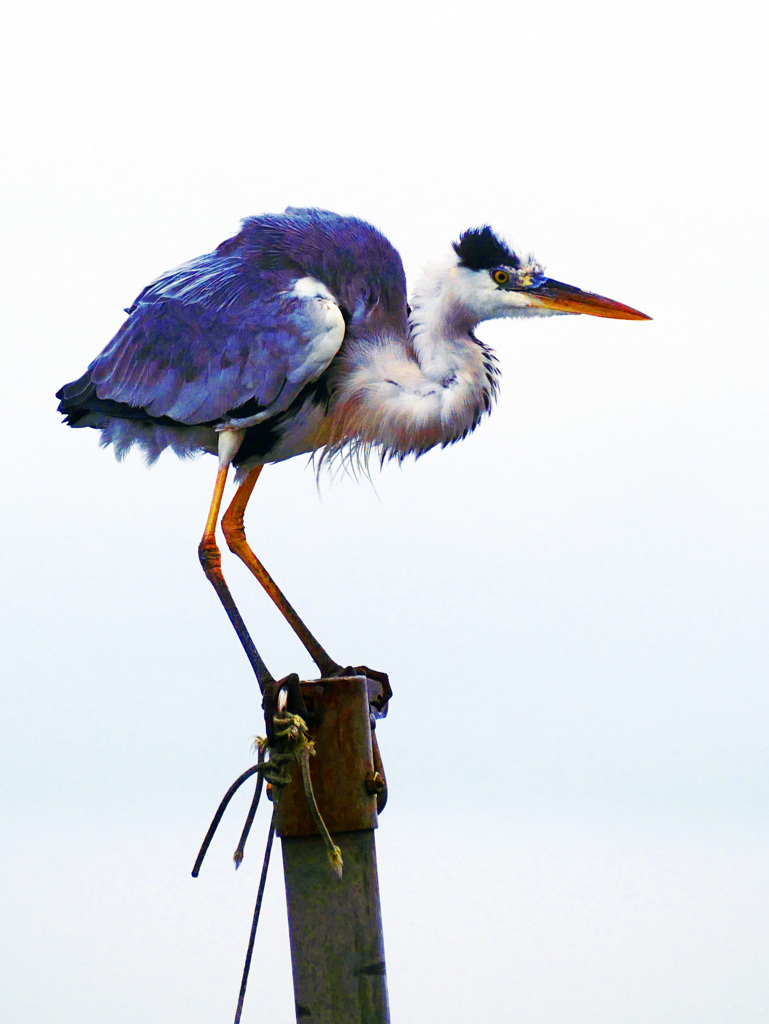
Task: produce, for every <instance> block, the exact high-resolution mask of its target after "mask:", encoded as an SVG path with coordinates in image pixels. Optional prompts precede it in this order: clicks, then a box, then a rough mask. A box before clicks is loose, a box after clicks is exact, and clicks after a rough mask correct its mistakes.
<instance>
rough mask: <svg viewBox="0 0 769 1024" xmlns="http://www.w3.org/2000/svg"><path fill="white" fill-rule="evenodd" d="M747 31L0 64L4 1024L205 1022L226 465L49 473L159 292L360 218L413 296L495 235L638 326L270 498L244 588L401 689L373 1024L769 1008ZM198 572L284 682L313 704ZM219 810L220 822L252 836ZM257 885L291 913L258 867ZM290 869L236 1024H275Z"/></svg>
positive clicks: (434, 33) (231, 982)
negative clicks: (220, 490) (111, 353)
mask: <svg viewBox="0 0 769 1024" xmlns="http://www.w3.org/2000/svg"><path fill="white" fill-rule="evenodd" d="M759 10H760V8H759V5H757V4H752V3H742V2H736V3H732V4H729V5H728V6H724V5H722V4H713V3H704V4H699V5H697V6H695V5H693V4H689V3H678V4H669V3H666V4H663V3H659V2H654V0H652V2H649V3H644V4H640V3H639V4H635V5H628V4H617V3H609V2H590V0H588V2H586V3H582V4H579V5H577V4H566V3H563V2H555V3H540V4H525V5H524V4H490V3H486V4H474V5H470V4H468V3H464V4H461V5H460V4H456V3H445V4H438V3H435V2H425V3H421V4H420V3H413V4H405V3H401V2H390V3H389V4H387V5H379V6H376V7H374V6H371V5H364V4H354V5H353V4H349V5H347V4H343V3H339V2H331V3H328V4H308V3H293V4H291V5H290V6H289V5H285V6H284V7H280V8H279V7H278V5H277V4H269V5H267V4H249V5H246V4H243V5H240V4H234V3H226V2H225V3H221V4H219V5H216V6H213V7H212V6H211V5H209V4H205V5H203V4H197V5H196V4H194V3H186V4H181V3H165V2H163V0H160V2H156V3H153V4H149V3H146V2H139V3H135V4H133V5H131V7H130V8H116V7H108V6H105V5H103V4H100V5H96V4H88V3H82V2H78V0H75V2H74V3H71V4H67V5H56V6H53V5H50V4H49V5H38V6H29V7H27V8H26V9H25V10H24V11H22V10H21V9H19V8H17V9H16V10H15V11H14V13H13V14H12V15H10V16H8V19H7V20H6V21H5V23H4V26H5V27H4V40H3V43H2V44H1V45H2V47H3V50H4V51H5V52H4V54H3V56H2V61H0V65H1V66H2V68H3V71H2V73H3V75H4V76H5V77H6V79H7V80H6V82H5V83H4V86H3V95H4V99H5V100H6V104H7V110H6V115H5V117H6V121H5V125H4V127H3V134H2V138H3V140H4V142H5V143H6V146H7V148H8V153H9V155H10V157H11V159H10V161H9V162H8V163H7V164H6V168H5V170H4V171H3V174H4V176H5V189H4V195H5V198H6V204H5V212H4V222H5V223H4V227H3V238H4V241H5V243H6V244H5V246H4V253H3V266H2V274H1V275H0V279H1V280H2V282H3V286H4V287H3V292H4V312H3V332H2V334H3V341H2V344H3V349H4V353H3V360H4V364H3V365H4V374H3V382H2V386H3V391H4V397H3V402H4V411H5V424H6V441H5V444H4V446H3V451H2V458H3V463H4V469H3V480H4V481H5V487H6V492H5V493H6V495H7V496H6V499H5V501H4V510H5V516H4V521H5V531H4V543H3V544H2V546H0V559H1V560H2V566H3V577H2V578H3V579H4V580H5V587H4V595H5V608H4V611H3V615H2V623H3V627H4V628H3V632H4V633H5V637H4V639H3V644H2V646H3V651H4V655H5V657H4V658H3V661H4V668H3V679H4V682H5V683H7V685H6V686H4V688H3V700H4V705H5V710H4V712H3V724H4V726H5V727H6V728H4V730H3V735H2V737H1V738H0V757H1V758H2V769H1V772H0V777H1V778H2V784H3V789H4V795H5V811H4V820H5V823H6V828H5V833H6V834H5V837H4V839H3V843H2V845H1V846H0V850H1V852H0V858H2V862H3V863H2V876H3V879H4V885H3V888H4V890H5V892H4V896H3V900H4V901H5V902H6V903H7V906H5V907H4V908H2V910H1V911H0V913H1V914H2V920H3V922H4V924H3V928H2V929H1V930H0V963H2V964H3V969H2V972H0V973H2V974H4V975H5V976H6V977H5V979H4V982H3V993H2V995H0V1001H1V1002H0V1005H2V1006H4V1007H5V1009H4V1013H3V1019H4V1020H8V1021H9V1022H11V1021H12V1022H13V1024H32V1022H34V1024H39V1022H40V1021H41V1020H51V1021H55V1022H56V1024H92V1022H93V1024H96V1022H98V1024H105V1022H108V1024H129V1022H131V1024H133V1022H135V1021H137V1020H142V1021H145V1022H147V1024H156V1022H157V1024H159V1022H161V1021H166V1020H169V1019H173V1020H184V1021H185V1022H186V1024H210V1022H212V1021H227V1020H228V1019H231V1016H232V1013H233V1012H234V1004H235V998H236V995H237V987H238V982H239V977H240V970H241V963H242V957H243V953H244V950H245V943H246V939H247V932H248V925H249V920H250V914H251V909H252V905H253V898H254V894H255V890H256V874H257V872H258V867H259V863H258V862H259V859H260V854H259V851H258V847H259V846H260V844H261V836H262V834H263V828H264V823H262V828H261V829H260V830H259V831H258V837H257V834H255V836H254V839H253V840H252V843H253V847H252V849H251V851H250V855H249V856H247V859H246V863H245V864H244V867H243V869H242V870H241V871H240V872H239V873H238V875H237V876H236V875H234V873H233V872H232V869H231V865H230V855H231V850H232V847H233V846H234V843H235V841H236V836H237V833H238V832H239V829H240V825H241V814H242V813H245V809H244V807H243V808H242V810H239V809H238V808H236V809H235V810H234V811H233V812H232V816H231V817H230V818H229V819H228V821H227V827H226V828H225V833H226V835H225V837H223V838H221V839H219V840H218V841H217V843H216V844H215V846H214V848H213V850H212V851H211V854H210V855H209V861H208V862H207V864H206V866H205V868H204V871H203V873H202V874H201V877H200V879H199V880H198V881H196V882H193V881H192V880H191V879H190V878H189V869H190V867H191V864H192V861H193V859H194V855H195V852H196V850H197V845H198V843H199V841H200V839H201V837H202V835H203V833H204V831H205V828H206V826H207V824H208V820H209V817H210V814H211V813H212V812H213V809H214V808H215V806H216V803H217V801H218V799H219V796H220V795H221V793H222V792H223V791H224V789H225V788H226V787H227V785H229V783H230V782H231V780H232V779H233V778H234V777H235V776H236V775H237V774H238V773H239V772H240V771H241V770H243V768H245V767H246V766H247V765H248V764H249V763H250V753H249V743H250V738H251V737H252V736H253V734H254V733H256V732H259V731H261V728H262V727H261V726H260V719H261V716H260V711H259V707H258V700H257V695H256V688H255V685H254V682H253V679H252V678H251V677H250V672H249V669H248V665H247V663H246V661H245V659H244V658H243V655H242V653H241V651H240V649H239V647H238V645H237V642H236V641H235V639H234V636H233V635H231V633H230V627H229V624H228V623H227V621H226V619H225V617H224V614H223V612H222V611H221V610H220V608H219V607H218V604H217V602H216V598H215V596H214V593H213V591H212V590H211V588H210V587H209V586H208V584H207V583H206V581H205V579H204V578H203V576H202V573H201V572H200V569H199V566H198V564H197V557H196V550H195V549H196V545H197V542H198V540H199V537H200V534H201V532H202V527H203V521H204V518H205V512H206V508H207V503H208V498H209V493H210V489H211V485H212V482H213V476H214V470H215V464H214V462H213V460H211V459H201V460H199V461H197V462H196V463H191V464H184V465H183V464H180V463H178V462H177V461H176V460H175V459H174V458H173V457H172V456H164V457H163V459H161V462H160V464H159V465H158V466H157V467H156V468H155V469H154V470H153V471H152V472H147V471H146V470H145V468H144V467H143V465H142V464H141V460H140V459H139V458H138V457H131V458H129V460H128V461H127V462H126V463H124V464H123V465H117V464H116V463H115V462H114V460H113V459H112V457H111V455H109V454H108V453H104V452H101V451H99V449H98V443H97V437H96V436H95V434H94V432H86V431H80V432H77V433H76V432H73V431H68V430H64V429H62V428H61V427H60V426H59V422H58V420H59V418H58V416H57V415H56V413H55V400H54V398H53V393H54V392H55V391H56V389H57V388H58V387H59V386H60V385H61V384H63V383H64V382H65V381H69V380H72V379H74V378H75V377H76V376H78V375H79V374H80V373H82V372H83V370H84V369H85V367H86V365H87V364H88V362H89V361H90V359H91V358H93V356H94V355H96V353H97V352H98V351H100V349H101V348H102V347H103V346H104V345H105V344H106V342H107V341H108V340H109V338H110V337H111V336H112V334H113V333H114V332H115V330H116V329H117V327H118V326H119V324H120V323H121V321H122V319H123V313H122V309H123V307H124V306H126V305H128V304H129V303H130V302H131V301H132V300H133V298H134V296H135V295H136V294H137V293H138V292H139V290H140V289H141V288H142V287H143V285H144V284H146V283H147V282H148V281H149V280H150V279H152V278H153V277H154V276H156V274H158V273H159V272H161V271H162V270H165V269H167V268H169V267H171V266H174V265H175V264H177V263H179V262H181V261H182V260H184V259H187V258H189V257H192V256H194V255H197V254H200V253H203V252H206V251H208V250H210V249H211V248H212V247H213V246H214V245H216V244H217V243H218V242H220V241H221V240H223V239H224V238H226V237H228V236H229V235H231V234H233V233H234V232H235V231H236V230H237V226H238V221H239V219H240V218H241V217H243V216H246V215H248V214H254V213H258V212H261V211H263V210H279V209H282V208H283V207H284V206H285V205H287V204H294V205H301V204H314V205H320V206H325V207H328V208H331V209H335V210H337V211H339V212H349V213H355V214H357V215H359V216H363V217H366V218H368V219H369V220H371V221H373V222H374V223H376V224H377V225H378V226H379V227H381V228H382V229H383V230H384V231H385V233H386V234H387V235H388V236H389V237H390V238H391V239H392V241H393V242H394V243H395V245H396V246H397V247H398V248H399V249H400V251H401V253H402V255H403V258H404V262H405V264H406V269H407V272H408V273H409V276H410V279H411V280H412V281H413V278H414V275H415V274H416V273H417V272H418V270H419V267H420V265H421V264H422V263H423V262H425V261H426V260H429V259H430V258H431V257H432V256H434V255H437V254H439V253H440V252H441V251H442V250H443V249H444V248H445V247H446V245H447V244H448V243H449V242H450V241H451V240H452V239H453V238H456V237H457V235H458V234H459V232H460V231H461V230H463V229H464V228H467V227H470V226H474V225H477V224H479V223H484V222H489V223H491V224H492V225H493V226H495V227H496V228H497V229H498V230H500V231H501V232H503V233H506V234H507V235H508V236H509V237H510V238H511V239H512V240H513V241H514V242H516V243H517V244H518V245H520V247H521V248H523V249H531V250H533V251H534V252H535V254H536V255H537V256H538V257H539V258H540V259H542V260H543V261H544V262H545V263H546V265H547V267H548V270H549V271H550V272H551V273H552V274H553V276H555V277H557V278H558V279H560V280H564V281H568V282H570V283H573V284H576V285H579V286H581V287H583V288H587V289H590V290H594V291H597V292H600V293H602V294H604V295H609V296H611V297H612V298H615V299H618V300H620V301H622V302H626V303H628V304H630V305H633V306H636V307H637V308H640V309H643V310H644V311H646V312H648V313H649V314H651V315H652V316H653V317H654V318H655V319H654V321H653V323H647V324H642V323H641V324H639V323H625V322H616V321H609V320H597V319H594V318H587V317H569V318H567V317H564V318H559V319H556V320H547V321H542V322H539V323H530V324H522V325H516V324H512V323H498V324H490V325H485V326H484V327H483V328H482V330H481V332H480V333H481V336H482V337H483V338H484V339H485V340H486V341H487V342H489V343H490V344H492V345H494V347H495V348H496V350H497V352H498V354H499V356H500V358H501V362H502V369H503V373H504V380H503V393H502V399H501V401H500V404H499V407H498V409H497V410H496V412H495V413H494V415H493V416H492V418H491V419H490V420H489V421H487V422H486V423H484V425H483V427H482V429H480V430H479V431H477V432H476V434H474V435H473V437H472V438H470V439H469V440H468V441H466V442H465V443H463V444H462V445H459V446H456V447H455V448H453V449H451V450H448V451H445V452H436V453H433V454H430V455H428V456H427V457H425V458H424V459H423V460H421V461H420V462H419V463H417V464H409V465H407V466H405V467H404V468H403V469H401V470H399V469H397V468H394V467H389V468H387V469H386V470H385V471H384V472H383V473H382V474H381V475H376V476H375V480H374V483H375V489H374V488H372V487H371V486H369V485H367V484H365V483H364V484H356V483H355V482H353V481H349V480H341V481H338V482H336V483H333V484H332V483H329V482H324V483H323V484H322V487H321V495H320V497H319V496H318V494H317V492H316V488H315V483H314V479H313V475H312V471H311V470H309V469H307V468H306V467H305V465H304V462H303V460H295V461H294V462H292V463H289V464H285V465H283V466H280V467H277V468H275V469H270V470H269V471H267V472H265V474H264V478H263V482H261V481H260V484H259V488H258V491H257V493H256V495H255V498H254V501H253V504H252V507H251V509H250V517H249V535H250V538H251V540H252V542H253V543H254V547H255V548H256V550H257V552H259V553H260V554H261V555H262V556H263V557H264V560H265V562H266V563H267V565H268V567H269V568H270V570H271V571H272V572H273V573H274V575H275V576H276V578H277V579H278V581H279V582H280V583H281V585H282V586H283V587H284V589H285V590H286V592H287V593H288V595H289V597H290V598H291V600H292V601H293V602H294V603H295V604H296V606H297V607H298V609H299V611H300V613H302V614H303V615H304V616H305V618H306V619H307V621H308V624H309V625H310V627H311V628H312V629H313V630H314V631H315V632H316V634H317V635H318V636H319V638H320V639H321V640H322V641H323V642H324V644H325V645H326V646H327V648H328V650H329V651H330V653H331V654H332V655H333V656H334V657H336V658H337V659H338V660H340V661H342V662H345V663H347V662H352V663H360V662H366V663H367V664H370V665H372V666H375V667H378V668H382V669H385V670H387V671H389V673H390V676H391V680H392V683H393V687H394V689H395V699H394V701H393V705H392V712H391V716H390V717H389V718H388V720H387V721H386V722H385V723H383V724H382V726H381V727H380V731H379V736H380V742H381V744H382V748H383V754H384V757H385V764H386V767H387V770H388V775H389V779H390V784H391V797H390V804H389V806H388V808H387V811H386V813H385V815H384V816H383V818H382V822H381V828H380V830H379V832H378V848H379V858H380V875H381V887H382V899H383V910H384V921H385V944H386V951H387V960H388V974H389V987H390V999H391V1006H392V1014H393V1021H394V1024H412V1022H413V1024H416V1022H423V1021H425V1020H431V1021H432V1020H434V1021H441V1022H442V1024H455V1022H456V1024H458V1022H466V1021H468V1020H479V1021H481V1020H492V1019H493V1020H503V1021H507V1020H510V1021H516V1022H521V1024H566V1022H568V1024H647V1022H649V1021H659V1022H671V1024H722V1022H732V1021H735V1022H736V1021H739V1022H740V1024H758V1022H761V1024H763V1022H765V1021H766V1020H767V1018H769V983H768V982H767V971H766V954H767V924H766V922H767V909H768V908H767V895H768V894H767V870H766V864H767V852H769V851H768V850H767V847H769V830H767V827H766V797H767V775H766V769H767V739H766V736H767V724H768V723H767V711H768V710H769V708H768V702H767V696H766V691H767V687H766V682H767V669H766V664H767V622H766V610H767V589H768V588H767V582H766V581H767V559H768V555H769V546H768V544H767V530H766V511H765V510H766V507H767V499H768V498H769V486H768V483H769V480H768V474H767V466H768V465H769V461H768V459H767V455H769V452H768V451H767V448H768V447H769V445H768V443H767V438H768V437H769V430H768V429H767V428H769V423H768V422H767V419H768V417H767V369H768V367H767V362H768V361H769V360H768V359H767V352H768V351H769V349H768V347H767V345H766V329H765V313H764V310H763V308H762V306H763V301H764V298H763V297H764V294H765V288H766V285H765V282H766V277H767V269H768V268H767V259H766V254H765V251H766V227H767V199H766V153H765V96H766V82H765V81H764V78H763V76H764V68H765V64H766V60H765V42H764V40H765V33H766V23H765V22H766V18H765V16H764V15H762V14H760V13H759ZM226 571H227V572H228V576H229V578H230V580H231V582H232V586H233V590H234V591H235V593H236V597H237V598H238V599H239V600H240V603H241V607H242V609H243V612H244V614H245V617H246V619H247V621H248V623H249V625H250V627H251V630H252V633H253V635H254V638H255V641H256V643H257V645H258V646H259V648H260V650H261V651H262V653H263V655H264V657H265V659H266V660H267V662H268V664H269V665H270V666H271V668H272V669H273V671H274V672H275V673H276V674H284V673H287V672H289V671H292V670H298V671H300V672H302V673H310V671H311V666H310V665H309V663H308V661H307V658H306V656H305V655H304V654H303V652H302V650H301V649H300V648H299V646H298V644H297V643H296V642H295V640H294V639H293V637H292V636H291V635H290V634H289V632H288V629H287V628H286V627H285V625H284V624H283V623H282V621H281V620H280V619H279V618H278V616H277V614H276V613H275V612H274V610H273V609H272V608H271V607H270V606H268V602H267V600H266V599H265V598H264V597H263V595H261V594H260V593H259V592H258V588H257V586H256V584H255V583H253V581H252V580H251V579H250V577H247V574H246V573H245V571H241V567H240V566H239V565H235V564H233V561H232V560H231V559H230V560H229V561H228V562H227V564H226ZM238 807H239V808H241V807H242V805H238ZM277 865H278V861H276V863H275V865H274V868H277ZM284 916H285V909H284V905H283V898H282V892H281V880H280V876H279V873H278V871H277V870H274V871H273V873H272V875H271V878H270V882H269V887H268V905H267V909H266V914H265V918H264V920H263V927H262V930H261V931H260V934H259V937H258V940H257V949H258V951H259V953H260V954H262V955H269V957H270V961H271V962H270V964H269V966H267V965H266V964H265V963H263V962H260V963H259V964H258V965H257V967H256V969H255V971H254V973H253V975H252V982H251V988H250V991H249V998H248V1000H247V1006H246V1013H245V1015H244V1024H249V1022H252V1021H253V1022H256V1021H259V1020H270V1021H272V1022H275V1024H289V1022H291V1021H292V1020H293V1000H292V993H291V986H290V973H289V963H288V948H287V938H286V928H285V923H284Z"/></svg>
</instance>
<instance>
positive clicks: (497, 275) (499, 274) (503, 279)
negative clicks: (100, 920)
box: [491, 270, 510, 284]
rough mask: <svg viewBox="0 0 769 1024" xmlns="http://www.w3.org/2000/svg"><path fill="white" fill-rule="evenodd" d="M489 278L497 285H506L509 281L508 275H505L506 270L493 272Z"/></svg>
mask: <svg viewBox="0 0 769 1024" xmlns="http://www.w3.org/2000/svg"><path fill="white" fill-rule="evenodd" d="M491 276H492V278H493V279H494V280H495V281H496V282H497V284H507V282H508V281H509V280H510V275H509V274H508V273H507V271H506V270H495V271H494V273H493V274H492V275H491Z"/></svg>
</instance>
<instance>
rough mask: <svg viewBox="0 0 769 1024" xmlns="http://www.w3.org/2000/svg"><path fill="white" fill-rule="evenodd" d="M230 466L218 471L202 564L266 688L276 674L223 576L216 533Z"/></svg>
mask: <svg viewBox="0 0 769 1024" xmlns="http://www.w3.org/2000/svg"><path fill="white" fill-rule="evenodd" d="M229 468H230V465H229V462H222V463H220V465H219V471H218V473H217V474H216V483H215V484H214V493H213V497H212V498H211V507H210V509H209V510H208V519H207V520H206V528H205V530H204V531H203V539H202V540H201V542H200V545H199V547H198V557H199V558H200V564H201V565H202V566H203V572H204V573H205V574H206V578H207V579H208V580H209V581H210V583H211V584H212V585H213V588H214V590H215V591H216V593H217V596H218V598H219V600H220V601H221V602H222V604H223V605H224V610H225V611H226V612H227V615H228V616H229V620H230V622H231V623H232V625H233V626H234V627H235V632H236V633H237V634H238V639H239V640H240V642H241V644H242V645H243V650H244V651H245V652H246V657H247V658H248V660H249V661H250V663H251V667H252V668H253V670H254V674H255V675H256V678H257V681H258V683H259V688H260V689H261V690H264V687H265V684H266V683H269V682H272V675H271V674H270V671H269V669H268V668H267V666H266V665H265V664H264V662H263V661H262V659H261V657H260V656H259V652H258V651H257V649H256V647H255V646H254V642H253V640H252V639H251V637H250V636H249V633H248V630H247V629H246V624H245V623H244V622H243V618H242V616H241V614H240V612H239V611H238V608H237V605H236V604H235V601H234V600H233V597H232V594H231V593H230V588H229V587H228V586H227V583H226V582H225V579H224V576H223V575H222V557H221V554H220V553H219V548H218V547H217V545H216V538H215V536H214V531H215V530H216V522H217V520H218V518H219V509H220V508H221V505H222V495H223V493H224V485H225V483H226V481H227V472H228V470H229Z"/></svg>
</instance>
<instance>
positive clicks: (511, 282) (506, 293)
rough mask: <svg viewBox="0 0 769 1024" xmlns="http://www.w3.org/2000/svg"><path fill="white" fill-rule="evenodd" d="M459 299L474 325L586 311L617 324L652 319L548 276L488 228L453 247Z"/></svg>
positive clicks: (464, 237) (475, 230) (465, 236)
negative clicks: (490, 321) (502, 318)
mask: <svg viewBox="0 0 769 1024" xmlns="http://www.w3.org/2000/svg"><path fill="white" fill-rule="evenodd" d="M454 252H455V253H456V258H457V264H456V270H455V275H456V276H455V279H454V288H455V297H456V299H457V300H459V301H460V302H461V303H462V304H463V305H464V306H465V308H466V310H467V312H468V313H469V314H470V316H471V317H472V319H474V320H475V322H476V323H479V322H480V321H481V320H493V319H496V318H497V317H512V316H518V317H520V316H552V315H554V314H559V313H588V314H590V315H591V316H604V317H611V318H613V319H615V320H649V319H651V318H650V317H648V316H646V315H645V314H644V313H640V312H639V311H638V310H637V309H632V308H631V307H630V306H625V305H623V304H622V303H621V302H614V300H613V299H606V298H604V297H603V296H602V295H594V294H593V293H592V292H585V291H582V289H581V288H575V287H574V286H573V285H569V284H564V283H563V282H562V281H554V280H553V279H552V278H549V277H547V276H546V274H545V272H544V269H543V267H542V266H541V264H539V263H537V262H536V260H534V259H533V258H532V257H530V256H529V257H526V258H521V257H520V256H518V255H517V254H516V253H515V252H513V251H512V250H511V249H510V248H509V247H508V246H507V245H505V243H504V242H503V241H501V239H500V238H499V237H498V236H497V235H495V234H494V232H493V231H492V230H491V228H490V227H488V226H485V227H481V228H472V229H470V230H469V231H465V232H464V234H463V235H462V236H461V238H460V239H459V241H458V242H455V243H454Z"/></svg>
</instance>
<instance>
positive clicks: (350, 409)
mask: <svg viewBox="0 0 769 1024" xmlns="http://www.w3.org/2000/svg"><path fill="white" fill-rule="evenodd" d="M466 273H467V272H466V271H464V270H463V268H461V267H458V266H457V261H456V257H455V256H454V257H453V259H452V261H451V262H449V261H448V260H447V261H445V262H443V263H440V264H435V265H434V266H432V267H430V268H429V269H428V270H427V271H426V272H425V274H424V275H423V277H422V278H421V280H420V282H419V285H418V287H417V288H416V290H415V292H414V295H413V299H412V305H413V309H412V313H411V318H410V334H409V336H408V337H400V336H397V335H394V334H392V333H385V334H384V335H382V336H380V337H375V338H370V339H358V338H356V339H355V340H354V342H352V343H351V344H350V345H349V347H348V346H343V349H342V352H341V353H340V364H341V365H340V367H339V373H338V376H337V378H336V382H335V383H334V384H333V396H334V397H333V406H332V409H331V410H330V411H331V420H332V424H331V435H330V438H329V442H328V451H329V452H330V454H331V455H332V456H333V455H334V454H335V453H337V452H343V451H345V450H347V451H349V450H350V449H353V450H354V451H357V452H358V453H361V454H363V455H367V454H368V453H369V451H370V450H371V449H372V448H373V447H377V448H379V449H380V450H381V456H382V458H383V459H385V458H398V459H402V458H403V457H405V456H406V455H411V454H414V455H420V454H422V453H423V452H426V451H428V450H429V449H430V448H433V447H435V446H436V445H447V444H451V443H452V442H454V441H458V440H459V439H460V438H462V437H464V436H465V435H466V434H468V433H469V432H470V431H471V430H473V429H474V428H475V427H476V426H477V425H478V423H479V421H480V419H481V417H482V416H483V415H484V414H486V413H488V412H489V411H490V410H491V406H492V403H493V400H494V397H495V395H496V391H497V381H498V377H499V371H498V370H497V367H496V359H495V357H494V355H493V354H492V353H491V351H490V350H489V349H487V348H486V347H485V346H484V345H483V344H482V343H481V342H479V341H478V340H477V339H476V338H475V337H474V336H473V334H472V330H473V327H475V325H476V324H477V323H478V322H479V320H480V319H483V317H479V316H476V310H475V309H474V308H473V306H474V304H471V303H469V302H468V301H467V298H468V295H467V292H468V291H469V288H467V287H466V282H465V280H464V277H465V274H466Z"/></svg>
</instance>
